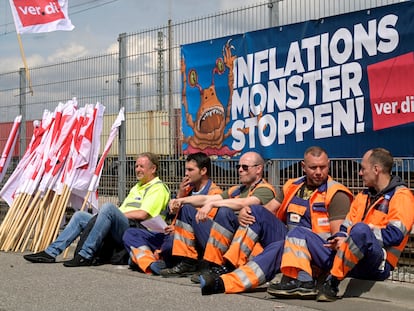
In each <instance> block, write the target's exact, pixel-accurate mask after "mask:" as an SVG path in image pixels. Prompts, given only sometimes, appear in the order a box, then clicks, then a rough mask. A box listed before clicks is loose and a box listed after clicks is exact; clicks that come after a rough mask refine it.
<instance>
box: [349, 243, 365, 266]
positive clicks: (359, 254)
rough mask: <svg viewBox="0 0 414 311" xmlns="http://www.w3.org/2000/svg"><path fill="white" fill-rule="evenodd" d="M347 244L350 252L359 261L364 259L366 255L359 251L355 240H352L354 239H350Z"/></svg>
mask: <svg viewBox="0 0 414 311" xmlns="http://www.w3.org/2000/svg"><path fill="white" fill-rule="evenodd" d="M347 242H348V249H349V251H350V252H351V253H352V254H353V255H354V256H355V257H356V258H358V261H359V260H361V259H362V258H364V254H363V253H362V252H361V250H360V249H359V247H358V245H356V244H355V242H354V240H352V238H349V239H348V241H347ZM345 243H346V242H345Z"/></svg>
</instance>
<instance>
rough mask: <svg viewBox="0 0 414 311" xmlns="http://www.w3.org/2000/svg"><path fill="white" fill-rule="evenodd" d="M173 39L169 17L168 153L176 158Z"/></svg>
mask: <svg viewBox="0 0 414 311" xmlns="http://www.w3.org/2000/svg"><path fill="white" fill-rule="evenodd" d="M172 45H173V40H172V22H171V19H169V20H168V114H169V116H168V120H169V123H170V129H171V131H170V135H171V136H170V152H169V154H170V155H174V158H178V155H177V149H176V148H177V146H176V139H177V137H176V135H177V127H176V122H175V121H176V120H175V113H174V101H173V91H172V85H173V81H172V79H173V74H172V71H173V49H172Z"/></svg>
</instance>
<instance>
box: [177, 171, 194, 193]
mask: <svg viewBox="0 0 414 311" xmlns="http://www.w3.org/2000/svg"><path fill="white" fill-rule="evenodd" d="M190 186H191V183H190V178H189V177H188V176H184V177H183V180H182V181H181V182H180V185H179V187H178V194H177V197H178V198H182V197H184V196H186V195H187V194H188V188H189V187H190Z"/></svg>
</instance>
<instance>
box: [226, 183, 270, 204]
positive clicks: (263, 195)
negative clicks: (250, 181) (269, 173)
mask: <svg viewBox="0 0 414 311" xmlns="http://www.w3.org/2000/svg"><path fill="white" fill-rule="evenodd" d="M249 192H250V188H247V187H245V188H244V189H243V190H242V192H241V193H240V195H239V196H238V197H239V198H247V197H248V196H249ZM250 196H255V197H256V198H258V199H259V200H260V204H261V205H265V204H267V203H269V202H270V201H271V200H272V199H273V198H274V197H275V195H274V193H273V192H272V190H270V188H268V187H255V189H254V190H253V192H252V193H251V195H250ZM221 197H222V198H223V199H229V198H230V194H229V191H224V192H223V193H222V194H221Z"/></svg>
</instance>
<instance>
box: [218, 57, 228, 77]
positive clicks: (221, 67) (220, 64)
mask: <svg viewBox="0 0 414 311" xmlns="http://www.w3.org/2000/svg"><path fill="white" fill-rule="evenodd" d="M216 68H217V72H218V73H219V74H222V73H223V72H224V70H225V69H226V68H225V67H224V61H223V59H222V58H221V57H220V58H217V60H216Z"/></svg>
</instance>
